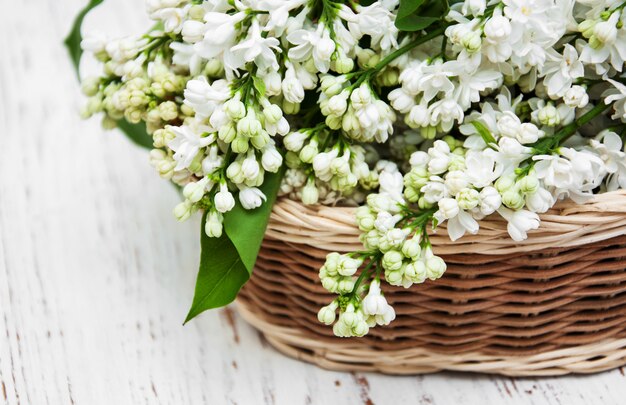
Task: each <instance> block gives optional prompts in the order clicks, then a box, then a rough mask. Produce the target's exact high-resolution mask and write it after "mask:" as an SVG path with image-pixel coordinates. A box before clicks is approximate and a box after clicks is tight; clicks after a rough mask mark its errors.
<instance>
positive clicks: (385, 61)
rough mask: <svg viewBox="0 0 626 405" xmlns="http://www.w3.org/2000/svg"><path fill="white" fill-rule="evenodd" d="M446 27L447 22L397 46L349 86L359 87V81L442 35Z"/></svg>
mask: <svg viewBox="0 0 626 405" xmlns="http://www.w3.org/2000/svg"><path fill="white" fill-rule="evenodd" d="M447 27H448V24H445V25H443V26H442V27H440V28H437V29H436V30H434V31H431V32H429V33H428V34H426V35H423V36H420V37H418V38H416V39H414V40H413V41H411V42H409V43H408V44H406V45H404V46H403V47H402V48H399V49H397V50H395V51H394V52H392V53H390V54H389V55H387V56H386V57H385V58H383V60H381V61H380V62H378V63H377V64H376V66H374V67H373V68H371V69H368V70H365V71H363V72H361V76H360V77H359V78H358V80H357V81H356V82H355V83H354V84H353V85H352V86H350V88H357V87H359V86H360V85H361V83H363V82H364V81H366V80H369V79H370V78H371V77H372V76H374V75H376V74H378V73H379V72H380V71H381V70H383V69H384V68H385V66H387V65H388V64H390V63H391V62H393V61H394V60H395V59H397V58H399V57H400V56H402V55H404V54H405V53H407V52H409V51H410V50H411V49H413V48H415V47H417V46H419V45H422V44H424V43H426V42H428V41H430V40H431V39H434V38H437V37H438V36H440V35H443V34H444V32H445V31H446V28H447Z"/></svg>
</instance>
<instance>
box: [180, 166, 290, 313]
mask: <svg viewBox="0 0 626 405" xmlns="http://www.w3.org/2000/svg"><path fill="white" fill-rule="evenodd" d="M282 176H283V170H280V171H279V172H278V173H272V174H267V175H266V176H265V181H264V183H263V186H261V187H260V189H261V191H263V193H264V194H265V195H266V197H267V201H266V202H265V203H264V204H263V205H262V206H260V207H259V208H256V209H254V210H246V209H244V208H243V207H242V206H241V203H240V202H239V201H237V205H235V208H233V210H231V211H230V212H228V213H227V214H225V215H224V230H225V232H224V233H223V234H222V236H221V237H219V238H209V237H208V236H207V235H206V234H205V233H204V223H205V222H206V217H207V213H206V212H205V214H204V215H203V217H202V229H201V231H200V232H201V243H200V244H201V247H202V252H201V255H200V270H199V271H198V278H197V280H196V290H195V293H194V297H193V303H192V305H191V309H190V310H189V313H188V314H187V318H186V319H185V323H186V322H189V321H190V320H191V319H193V318H194V317H196V316H197V315H198V314H200V313H201V312H203V311H206V310H207V309H212V308H218V307H222V306H224V305H227V304H230V303H231V302H232V301H233V300H234V299H235V297H237V293H238V292H239V290H240V289H241V287H242V286H243V285H244V284H245V283H246V282H247V281H248V279H249V278H250V275H252V270H253V269H254V264H255V262H256V258H257V256H258V254H259V249H260V248H261V242H262V241H263V237H264V236H265V228H266V227H267V223H268V221H269V217H270V213H271V212H272V207H273V206H274V202H275V201H276V195H277V194H278V189H279V187H280V180H281V179H282Z"/></svg>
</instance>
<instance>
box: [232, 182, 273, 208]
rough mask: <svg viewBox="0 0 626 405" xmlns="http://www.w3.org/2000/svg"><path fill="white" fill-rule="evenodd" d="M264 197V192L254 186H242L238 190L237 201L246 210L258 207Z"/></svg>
mask: <svg viewBox="0 0 626 405" xmlns="http://www.w3.org/2000/svg"><path fill="white" fill-rule="evenodd" d="M266 199H267V198H266V197H265V194H263V192H262V191H261V190H259V189H258V188H256V187H244V188H242V189H241V190H239V202H240V203H241V206H242V207H243V208H245V209H247V210H252V209H255V208H257V207H260V206H261V205H262V204H263V202H264V201H265V200H266Z"/></svg>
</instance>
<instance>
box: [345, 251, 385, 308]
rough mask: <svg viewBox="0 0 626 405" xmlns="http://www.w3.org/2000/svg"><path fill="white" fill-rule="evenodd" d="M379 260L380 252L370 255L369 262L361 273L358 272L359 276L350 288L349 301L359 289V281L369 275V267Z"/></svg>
mask: <svg viewBox="0 0 626 405" xmlns="http://www.w3.org/2000/svg"><path fill="white" fill-rule="evenodd" d="M379 261H380V253H379V252H378V253H373V254H372V255H371V258H370V262H369V263H367V266H365V268H364V269H363V271H362V272H361V274H359V278H357V279H356V281H355V283H354V288H353V289H352V292H351V293H350V301H352V300H353V299H354V297H355V296H356V293H357V291H358V290H359V287H360V286H361V283H362V282H363V280H365V278H366V277H367V276H370V275H371V272H370V269H371V268H372V267H374V265H375V264H378V262H379Z"/></svg>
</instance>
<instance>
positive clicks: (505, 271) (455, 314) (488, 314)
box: [239, 192, 626, 375]
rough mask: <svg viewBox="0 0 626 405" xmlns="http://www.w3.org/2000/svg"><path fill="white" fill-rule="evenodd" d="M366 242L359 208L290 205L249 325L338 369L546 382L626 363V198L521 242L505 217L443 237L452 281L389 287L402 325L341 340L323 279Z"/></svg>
mask: <svg viewBox="0 0 626 405" xmlns="http://www.w3.org/2000/svg"><path fill="white" fill-rule="evenodd" d="M358 235H359V230H358V229H357V227H356V225H355V220H354V209H353V208H345V207H322V206H303V205H301V204H299V203H297V202H294V201H290V200H280V201H279V202H278V203H277V204H276V205H275V208H274V210H273V213H272V216H271V220H270V224H269V225H268V229H267V232H266V238H265V241H264V243H263V247H262V249H261V252H260V254H259V259H258V261H257V267H256V269H255V273H254V275H253V277H252V278H251V280H250V282H249V283H248V284H247V285H246V286H245V287H244V289H243V290H242V294H241V295H240V298H239V306H240V311H241V313H242V314H243V316H244V317H245V318H246V319H247V320H248V321H249V322H250V323H251V324H253V325H255V326H256V327H257V328H259V329H260V330H261V331H262V332H263V333H264V334H265V336H266V337H267V339H268V341H269V342H270V343H271V344H273V345H274V346H275V347H277V348H278V349H279V350H281V351H282V352H285V353H287V354H289V355H291V356H294V357H298V358H301V359H304V360H306V361H310V362H314V363H316V364H318V365H320V366H322V367H326V368H331V369H335V370H368V371H380V372H384V373H395V374H411V373H425V372H434V371H438V370H463V371H479V372H490V373H502V374H508V375H548V374H564V373H570V372H576V373H584V372H596V371H600V370H605V369H609V368H614V367H617V366H620V365H622V364H626V271H625V269H626V236H625V235H626V193H625V192H612V193H606V194H601V195H599V196H597V197H595V198H594V200H592V201H589V202H588V203H586V204H583V205H576V204H574V203H571V202H567V203H565V202H563V203H560V204H559V205H558V206H557V207H556V208H555V209H553V210H551V211H550V212H548V213H546V214H544V215H543V216H542V223H541V227H540V229H538V230H536V231H531V232H530V233H529V238H528V239H527V240H526V241H524V242H522V243H515V242H513V241H512V240H511V239H510V238H509V237H508V234H507V231H506V222H505V221H504V220H503V219H502V218H500V217H499V216H495V215H494V216H491V217H488V218H486V219H485V220H483V221H482V222H481V229H480V231H479V233H478V234H476V235H467V236H465V237H463V238H462V239H460V240H459V241H456V242H451V241H450V239H449V238H448V236H447V234H446V231H445V227H440V228H438V229H437V232H436V233H432V234H431V241H432V243H433V248H434V251H435V253H436V254H438V255H441V256H443V258H444V259H445V261H446V262H447V263H448V270H447V271H446V274H445V275H444V276H443V277H442V278H441V279H439V280H437V281H434V282H430V281H428V282H426V283H424V284H421V285H415V286H413V287H411V288H409V289H404V288H401V287H390V286H387V285H385V286H384V291H385V292H386V298H387V300H388V301H389V302H390V304H392V305H393V306H394V308H395V310H396V313H397V318H396V320H395V321H394V322H393V323H392V324H391V325H389V326H385V327H377V328H373V329H371V330H370V333H369V335H367V336H366V337H364V338H352V339H341V338H337V337H334V336H333V335H332V329H331V328H330V327H327V326H325V325H322V324H320V323H319V322H318V321H317V311H318V309H319V308H320V307H321V306H322V305H326V304H328V303H329V302H330V301H331V300H332V299H333V295H332V294H329V293H328V292H326V291H325V290H324V289H323V288H322V287H321V285H320V283H319V280H318V275H317V273H318V271H319V268H320V267H321V265H322V264H323V262H324V258H325V257H326V255H327V254H328V253H329V252H331V251H338V252H348V251H353V250H359V249H362V245H361V244H360V242H359V241H358Z"/></svg>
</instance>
